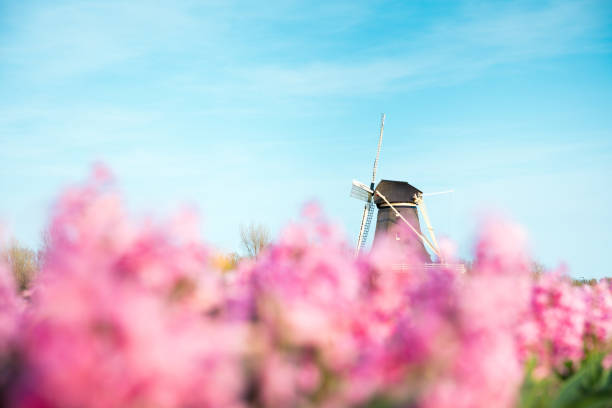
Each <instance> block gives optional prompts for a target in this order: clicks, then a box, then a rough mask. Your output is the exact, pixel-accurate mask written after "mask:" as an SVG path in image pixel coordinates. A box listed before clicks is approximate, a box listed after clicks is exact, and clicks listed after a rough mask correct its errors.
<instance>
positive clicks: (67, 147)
mask: <svg viewBox="0 0 612 408" xmlns="http://www.w3.org/2000/svg"><path fill="white" fill-rule="evenodd" d="M383 112H384V113H385V114H386V117H387V119H386V122H385V132H384V140H383V145H382V151H381V157H380V165H379V171H378V177H379V179H380V178H384V179H392V180H404V181H408V182H410V183H411V184H413V185H415V186H417V187H418V188H420V189H421V190H423V191H424V192H432V191H438V190H446V189H453V190H454V191H455V192H454V193H452V194H448V195H440V196H432V197H428V198H426V202H427V206H428V210H429V211H428V212H429V215H430V218H431V219H432V223H433V225H434V228H435V229H436V232H437V234H438V235H439V236H446V237H449V238H450V239H453V240H455V241H456V242H457V244H458V246H459V251H460V254H461V256H464V257H466V258H468V259H469V256H470V254H471V252H472V246H473V242H474V236H475V233H476V231H477V226H478V224H479V222H481V220H482V219H483V217H485V216H487V215H490V214H497V215H500V214H501V215H503V216H504V217H507V218H508V219H510V220H512V221H514V222H517V223H519V224H521V225H523V226H524V227H525V229H526V230H527V231H528V233H529V237H530V248H531V251H532V253H533V257H534V259H536V260H537V261H539V262H541V263H543V264H544V265H546V266H548V267H551V268H554V267H557V266H559V265H567V267H568V268H569V271H570V273H571V274H572V276H574V277H578V278H580V277H585V278H599V277H602V276H612V267H611V266H610V265H611V263H610V262H609V260H608V259H607V256H608V255H609V253H610V252H611V250H612V243H611V239H610V228H611V227H612V215H611V214H612V212H611V211H610V208H611V207H612V193H611V191H610V188H609V187H608V184H609V180H610V177H611V176H612V2H610V1H606V0H603V1H567V0H560V1H535V2H523V1H518V2H509V1H501V2H500V1H488V2H477V1H461V2H460V1H457V2H448V1H410V2H405V1H382V0H381V1H325V2H315V1H268V2H240V1H232V0H224V1H192V0H172V1H140V0H132V1H119V0H107V1H104V2H102V1H76V0H58V1H53V2H49V1H44V0H38V1H36V0H15V1H11V0H0V193H1V194H2V199H0V218H1V219H2V221H3V223H4V225H6V226H8V228H9V229H10V231H12V234H13V236H14V237H15V238H16V239H18V240H19V241H20V242H22V243H23V244H24V245H28V246H31V247H36V246H37V245H39V244H40V237H41V233H42V231H44V229H45V225H46V223H47V221H48V218H49V214H50V210H51V208H52V204H53V202H54V200H55V199H56V198H57V197H58V195H59V193H60V191H61V190H62V189H63V188H65V187H66V186H70V185H74V184H75V183H78V182H80V181H82V180H84V179H86V178H87V176H88V174H89V172H90V169H91V165H92V163H95V162H99V161H101V162H103V163H105V164H106V165H107V166H109V167H110V168H111V169H112V171H113V173H114V174H115V175H116V179H117V185H118V188H119V189H120V190H121V191H122V192H123V194H124V197H125V202H126V205H127V206H128V207H129V209H130V211H131V212H132V213H134V214H137V215H138V216H140V215H142V214H149V215H152V214H155V215H156V216H157V217H160V218H161V217H164V216H166V215H168V214H171V213H172V212H173V211H176V210H177V209H180V208H182V207H183V206H185V205H187V206H190V207H195V208H197V209H198V210H199V212H200V214H201V218H202V234H203V236H204V237H205V239H206V240H207V241H208V242H210V243H211V244H213V245H215V246H217V247H218V248H220V249H222V250H225V251H236V250H239V241H240V240H239V228H240V225H245V224H248V223H250V222H256V223H259V224H263V225H265V226H267V227H269V228H270V229H271V231H272V232H273V234H274V235H276V234H278V232H279V231H280V230H281V229H282V227H283V226H284V225H286V224H287V223H288V222H290V221H291V220H294V219H296V218H298V217H299V214H300V209H301V207H302V206H303V204H304V203H306V202H310V201H312V200H315V201H317V202H318V203H319V204H320V205H321V206H322V208H323V209H324V211H325V213H326V214H327V216H328V217H329V218H330V219H331V220H333V221H334V222H337V223H338V224H340V225H341V226H342V227H343V228H344V230H345V231H346V235H347V239H349V240H352V241H355V240H356V237H357V234H358V231H359V223H360V221H361V212H362V208H363V205H362V203H361V202H359V201H356V200H354V199H352V198H350V197H349V191H350V186H351V180H352V179H358V180H361V181H363V182H367V181H368V179H369V178H370V177H371V170H372V164H373V161H374V156H375V154H376V145H377V142H378V130H379V124H380V123H379V122H380V115H381V113H383Z"/></svg>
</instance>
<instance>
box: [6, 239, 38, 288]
mask: <svg viewBox="0 0 612 408" xmlns="http://www.w3.org/2000/svg"><path fill="white" fill-rule="evenodd" d="M2 255H3V258H4V261H5V262H6V263H7V264H8V266H9V267H10V268H11V271H12V273H13V277H14V279H15V283H16V285H17V288H18V289H19V291H20V292H23V291H25V290H27V289H28V288H29V287H30V285H31V283H32V281H33V280H34V277H35V276H36V274H37V273H38V257H37V254H36V252H35V251H33V250H31V249H29V248H26V247H23V246H21V245H20V244H19V243H18V242H17V241H13V242H12V243H11V244H10V246H9V247H8V248H7V249H6V250H5V251H3V254H2Z"/></svg>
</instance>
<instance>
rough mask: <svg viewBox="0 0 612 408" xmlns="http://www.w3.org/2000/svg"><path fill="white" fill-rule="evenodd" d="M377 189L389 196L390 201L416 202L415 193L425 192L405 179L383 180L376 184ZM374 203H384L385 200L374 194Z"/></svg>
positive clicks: (378, 204)
mask: <svg viewBox="0 0 612 408" xmlns="http://www.w3.org/2000/svg"><path fill="white" fill-rule="evenodd" d="M376 190H377V191H379V192H380V193H381V194H382V195H384V196H385V197H387V200H389V202H390V203H392V204H393V203H414V196H415V194H419V193H420V194H422V193H423V192H422V191H421V190H419V189H418V188H416V187H414V186H413V185H411V184H409V183H407V182H405V181H393V180H381V181H380V183H378V185H377V186H376ZM374 203H376V205H377V206H380V205H381V204H384V200H383V199H382V198H380V197H379V196H377V195H375V196H374Z"/></svg>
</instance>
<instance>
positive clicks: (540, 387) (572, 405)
mask: <svg viewBox="0 0 612 408" xmlns="http://www.w3.org/2000/svg"><path fill="white" fill-rule="evenodd" d="M604 356H605V354H604V353H601V352H598V353H593V354H591V355H590V356H588V357H587V358H586V359H585V360H584V361H583V362H582V364H581V366H580V368H579V369H578V370H577V371H576V372H575V373H574V374H573V375H571V376H569V377H567V378H566V379H564V378H563V377H562V376H560V375H558V374H552V375H550V376H548V377H546V378H544V379H541V380H536V379H534V377H533V367H534V364H533V362H532V363H530V364H529V365H528V372H527V377H526V380H525V383H524V384H523V387H522V389H521V398H520V401H519V406H520V407H521V408H608V407H612V375H611V371H610V370H606V369H604V367H603V365H602V360H603V358H604Z"/></svg>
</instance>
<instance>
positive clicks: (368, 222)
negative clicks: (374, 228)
mask: <svg viewBox="0 0 612 408" xmlns="http://www.w3.org/2000/svg"><path fill="white" fill-rule="evenodd" d="M367 205H368V216H367V218H366V221H365V225H364V226H363V236H362V237H361V242H360V247H359V249H360V250H361V249H363V248H364V247H365V244H366V241H367V240H368V233H369V232H370V225H371V224H372V217H373V216H374V200H370V201H369V202H368V204H367Z"/></svg>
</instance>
